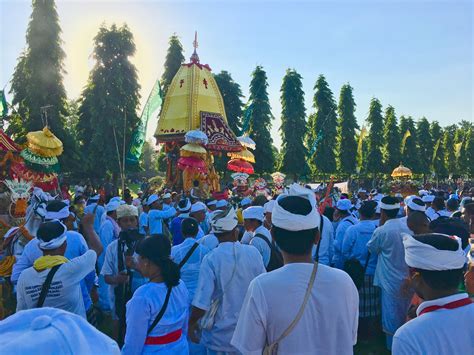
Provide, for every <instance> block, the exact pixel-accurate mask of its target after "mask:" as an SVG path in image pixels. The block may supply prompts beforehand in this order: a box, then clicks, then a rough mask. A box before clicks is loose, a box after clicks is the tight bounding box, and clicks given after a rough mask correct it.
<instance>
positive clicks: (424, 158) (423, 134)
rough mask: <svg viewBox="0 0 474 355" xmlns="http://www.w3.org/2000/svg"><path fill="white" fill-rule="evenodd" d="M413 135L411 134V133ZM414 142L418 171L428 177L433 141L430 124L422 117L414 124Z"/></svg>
mask: <svg viewBox="0 0 474 355" xmlns="http://www.w3.org/2000/svg"><path fill="white" fill-rule="evenodd" d="M412 134H413V133H412ZM416 140H417V142H418V153H419V154H418V162H419V169H418V170H419V171H420V173H422V174H423V175H424V176H426V175H429V173H430V167H431V159H432V157H433V144H434V143H433V140H432V139H431V133H430V123H429V122H428V120H427V119H426V118H425V117H423V118H421V119H420V120H419V121H418V122H417V123H416Z"/></svg>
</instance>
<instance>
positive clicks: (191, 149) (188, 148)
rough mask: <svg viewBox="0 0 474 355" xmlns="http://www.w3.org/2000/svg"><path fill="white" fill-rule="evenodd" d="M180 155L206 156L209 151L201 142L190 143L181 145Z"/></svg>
mask: <svg viewBox="0 0 474 355" xmlns="http://www.w3.org/2000/svg"><path fill="white" fill-rule="evenodd" d="M179 155H180V156H181V157H198V158H205V157H206V155H207V151H206V149H204V148H203V147H201V146H200V145H199V144H195V143H188V144H185V145H183V146H182V147H181V149H180V153H179Z"/></svg>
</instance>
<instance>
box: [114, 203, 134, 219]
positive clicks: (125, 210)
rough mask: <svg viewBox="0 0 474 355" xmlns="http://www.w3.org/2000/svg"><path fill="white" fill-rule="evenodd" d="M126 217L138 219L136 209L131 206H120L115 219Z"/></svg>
mask: <svg viewBox="0 0 474 355" xmlns="http://www.w3.org/2000/svg"><path fill="white" fill-rule="evenodd" d="M128 216H135V217H138V208H136V207H135V206H132V205H120V206H119V207H118V208H117V218H122V217H128Z"/></svg>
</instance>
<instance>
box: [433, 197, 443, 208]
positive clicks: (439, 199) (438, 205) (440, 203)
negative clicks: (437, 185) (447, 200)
mask: <svg viewBox="0 0 474 355" xmlns="http://www.w3.org/2000/svg"><path fill="white" fill-rule="evenodd" d="M432 206H434V207H436V208H437V209H438V210H442V209H444V207H445V205H444V199H443V198H442V197H439V196H438V197H435V199H434V200H433V202H432Z"/></svg>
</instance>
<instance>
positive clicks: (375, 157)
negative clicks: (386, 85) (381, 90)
mask: <svg viewBox="0 0 474 355" xmlns="http://www.w3.org/2000/svg"><path fill="white" fill-rule="evenodd" d="M367 123H368V124H369V125H370V129H369V136H368V138H367V140H368V152H367V161H366V164H367V168H366V171H367V172H368V173H369V174H373V176H374V177H375V176H376V175H377V174H378V173H380V172H381V171H382V169H381V162H382V147H383V139H384V138H383V117H382V104H381V103H380V101H379V100H378V99H376V98H375V97H374V98H372V100H371V101H370V107H369V116H368V117H367Z"/></svg>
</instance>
